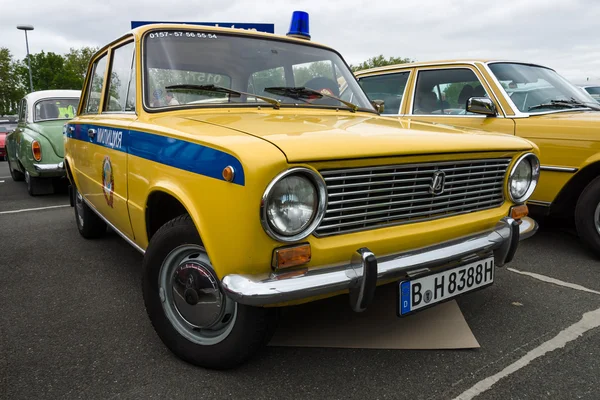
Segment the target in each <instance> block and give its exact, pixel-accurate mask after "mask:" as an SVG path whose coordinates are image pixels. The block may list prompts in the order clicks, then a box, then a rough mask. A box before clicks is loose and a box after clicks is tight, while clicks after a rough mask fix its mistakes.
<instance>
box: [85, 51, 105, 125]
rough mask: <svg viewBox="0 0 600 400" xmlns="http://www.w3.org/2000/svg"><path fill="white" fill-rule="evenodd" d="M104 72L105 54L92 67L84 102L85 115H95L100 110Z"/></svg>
mask: <svg viewBox="0 0 600 400" xmlns="http://www.w3.org/2000/svg"><path fill="white" fill-rule="evenodd" d="M105 70H106V54H105V55H103V56H102V57H101V58H99V59H98V60H97V61H96V62H95V63H94V65H93V67H92V79H90V87H89V90H88V94H87V99H86V102H85V109H84V112H85V113H86V114H97V113H98V110H100V94H101V93H102V87H103V86H104V72H105Z"/></svg>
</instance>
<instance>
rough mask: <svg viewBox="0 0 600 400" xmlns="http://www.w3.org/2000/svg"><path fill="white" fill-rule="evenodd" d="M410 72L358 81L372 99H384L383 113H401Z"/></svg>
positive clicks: (369, 77)
mask: <svg viewBox="0 0 600 400" xmlns="http://www.w3.org/2000/svg"><path fill="white" fill-rule="evenodd" d="M409 74H410V72H408V71H407V72H399V73H397V74H387V75H378V76H368V77H365V78H361V79H360V80H359V81H358V83H359V84H360V86H361V87H362V88H363V90H364V91H365V93H367V96H369V99H370V100H371V101H373V100H383V114H399V113H400V104H402V98H403V97H404V91H405V90H406V82H408V75H409Z"/></svg>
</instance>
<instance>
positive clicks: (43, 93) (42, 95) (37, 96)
mask: <svg viewBox="0 0 600 400" xmlns="http://www.w3.org/2000/svg"><path fill="white" fill-rule="evenodd" d="M80 96H81V90H40V91H37V92H31V93H28V94H27V95H26V96H25V99H27V102H28V103H35V102H36V101H38V100H42V99H47V98H56V97H77V98H79V97H80Z"/></svg>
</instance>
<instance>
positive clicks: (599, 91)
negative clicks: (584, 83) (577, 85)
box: [585, 86, 600, 103]
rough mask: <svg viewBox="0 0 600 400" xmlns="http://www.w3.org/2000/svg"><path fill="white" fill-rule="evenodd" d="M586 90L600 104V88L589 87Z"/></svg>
mask: <svg viewBox="0 0 600 400" xmlns="http://www.w3.org/2000/svg"><path fill="white" fill-rule="evenodd" d="M585 90H586V91H587V92H588V93H589V94H590V96H592V98H593V99H594V100H596V101H597V102H598V103H600V86H588V87H586V88H585Z"/></svg>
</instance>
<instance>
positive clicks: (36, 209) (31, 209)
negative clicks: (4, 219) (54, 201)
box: [0, 204, 70, 214]
mask: <svg viewBox="0 0 600 400" xmlns="http://www.w3.org/2000/svg"><path fill="white" fill-rule="evenodd" d="M61 207H70V205H69V204H64V205H60V206H48V207H38V208H23V209H21V210H9V211H0V214H16V213H22V212H27V211H38V210H49V209H51V208H61Z"/></svg>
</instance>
